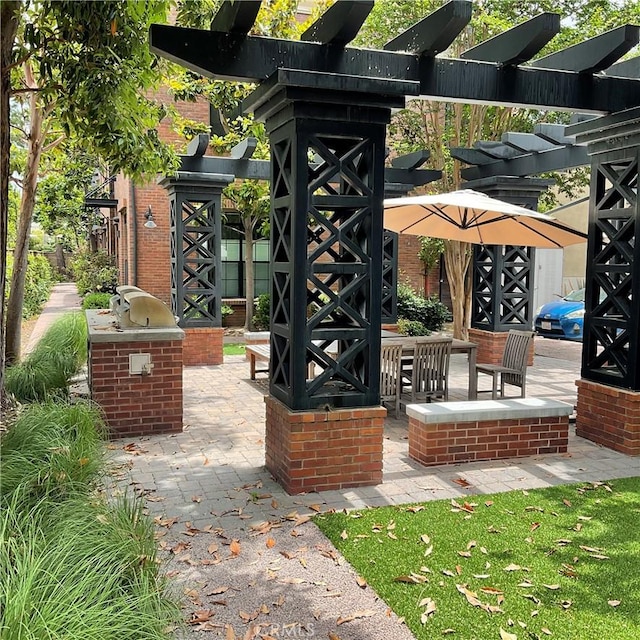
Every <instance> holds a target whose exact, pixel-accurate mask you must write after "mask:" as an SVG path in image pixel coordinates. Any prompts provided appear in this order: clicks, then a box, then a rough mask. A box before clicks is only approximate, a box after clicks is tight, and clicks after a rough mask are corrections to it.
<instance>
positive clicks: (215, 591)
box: [206, 587, 229, 596]
mask: <svg viewBox="0 0 640 640" xmlns="http://www.w3.org/2000/svg"><path fill="white" fill-rule="evenodd" d="M227 591H229V587H216V588H215V589H211V591H207V594H206V595H208V596H219V595H220V594H221V593H226V592H227Z"/></svg>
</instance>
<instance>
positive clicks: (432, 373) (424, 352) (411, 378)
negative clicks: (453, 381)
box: [402, 338, 452, 402]
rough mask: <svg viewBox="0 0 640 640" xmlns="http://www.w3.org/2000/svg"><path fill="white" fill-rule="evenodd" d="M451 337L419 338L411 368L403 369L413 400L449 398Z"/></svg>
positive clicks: (429, 400) (426, 400) (404, 378)
mask: <svg viewBox="0 0 640 640" xmlns="http://www.w3.org/2000/svg"><path fill="white" fill-rule="evenodd" d="M451 344H452V340H451V338H443V339H439V340H434V339H426V340H418V341H417V342H416V345H415V349H414V351H413V362H412V364H411V370H410V371H409V370H403V372H402V377H403V380H406V381H407V382H408V383H410V385H411V402H416V401H417V400H419V399H422V398H423V397H424V400H425V402H431V400H433V399H434V398H442V399H443V400H445V401H446V400H448V399H449V360H450V358H451Z"/></svg>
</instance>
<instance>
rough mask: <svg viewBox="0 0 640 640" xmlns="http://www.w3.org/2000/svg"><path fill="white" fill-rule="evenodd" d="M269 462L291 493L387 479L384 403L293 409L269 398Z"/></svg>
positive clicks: (358, 484) (377, 482)
mask: <svg viewBox="0 0 640 640" xmlns="http://www.w3.org/2000/svg"><path fill="white" fill-rule="evenodd" d="M265 402H266V404H267V419H266V465H267V469H269V471H270V472H271V473H272V474H273V476H274V478H275V479H276V480H277V481H278V482H279V483H280V484H281V485H282V486H283V487H284V489H285V491H287V493H290V494H296V493H302V492H308V491H328V490H331V489H344V488H347V487H361V486H369V485H375V484H380V483H381V482H382V433H383V427H384V419H385V417H386V415H387V410H386V409H385V408H384V407H372V408H365V409H341V410H337V409H336V410H332V411H292V410H291V409H289V408H288V407H286V406H285V405H284V404H282V402H280V401H279V400H276V399H275V398H273V397H272V396H267V397H265Z"/></svg>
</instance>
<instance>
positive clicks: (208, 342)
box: [182, 327, 224, 367]
mask: <svg viewBox="0 0 640 640" xmlns="http://www.w3.org/2000/svg"><path fill="white" fill-rule="evenodd" d="M223 347H224V329H223V328H222V327H187V328H186V329H185V330H184V342H183V344H182V357H183V364H184V366H185V367H198V366H202V365H207V364H222V363H223V361H224V357H223V353H222V350H223Z"/></svg>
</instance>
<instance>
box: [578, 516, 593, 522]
mask: <svg viewBox="0 0 640 640" xmlns="http://www.w3.org/2000/svg"><path fill="white" fill-rule="evenodd" d="M591 519H592V516H578V520H585V521H588V520H591Z"/></svg>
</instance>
